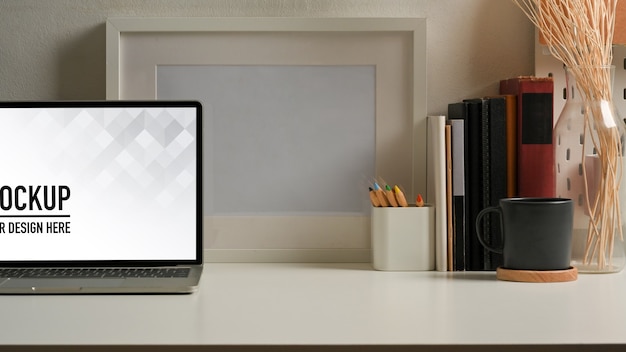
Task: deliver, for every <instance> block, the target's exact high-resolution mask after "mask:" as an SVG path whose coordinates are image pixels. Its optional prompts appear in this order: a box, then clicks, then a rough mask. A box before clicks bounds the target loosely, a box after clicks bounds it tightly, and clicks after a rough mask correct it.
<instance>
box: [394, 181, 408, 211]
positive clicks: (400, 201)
mask: <svg viewBox="0 0 626 352" xmlns="http://www.w3.org/2000/svg"><path fill="white" fill-rule="evenodd" d="M393 190H394V192H395V194H396V199H397V200H398V204H399V205H400V206H401V207H408V206H409V204H408V203H407V202H406V197H405V196H404V193H402V190H400V187H398V186H397V185H396V186H394V187H393Z"/></svg>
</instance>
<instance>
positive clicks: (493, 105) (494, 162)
mask: <svg viewBox="0 0 626 352" xmlns="http://www.w3.org/2000/svg"><path fill="white" fill-rule="evenodd" d="M506 109H507V103H506V99H505V98H504V97H493V98H489V126H488V130H489V140H488V142H489V175H488V178H489V181H488V184H489V194H488V201H487V204H485V206H486V207H487V206H496V205H498V204H499V202H500V199H502V198H506V197H507V179H508V177H507V175H508V172H507V169H508V168H507V163H508V162H507V157H508V156H507V131H506V129H507V111H506ZM488 226H489V233H490V235H491V238H490V241H491V242H490V243H491V244H492V246H494V247H496V248H497V247H501V246H502V227H501V225H500V219H499V217H498V216H495V215H494V214H489V225H488ZM488 257H489V258H488V263H485V269H486V270H495V269H497V268H498V267H499V266H501V265H502V254H498V253H494V252H490V251H488Z"/></svg>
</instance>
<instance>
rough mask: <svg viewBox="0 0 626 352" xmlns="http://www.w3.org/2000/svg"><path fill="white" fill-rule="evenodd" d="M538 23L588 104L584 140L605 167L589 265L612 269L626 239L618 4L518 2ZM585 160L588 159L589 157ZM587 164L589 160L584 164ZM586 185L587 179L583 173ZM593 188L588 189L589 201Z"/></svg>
mask: <svg viewBox="0 0 626 352" xmlns="http://www.w3.org/2000/svg"><path fill="white" fill-rule="evenodd" d="M513 2H514V3H515V4H517V6H518V7H519V8H520V9H522V11H523V12H524V13H525V14H526V16H527V17H528V18H529V19H530V20H531V21H532V22H533V23H534V24H535V26H536V27H537V29H538V30H539V32H540V34H541V36H542V37H543V38H544V40H545V42H546V44H547V46H548V48H549V50H550V52H551V53H552V55H553V56H554V57H555V58H557V59H558V60H559V61H561V62H563V64H564V65H565V66H566V67H567V68H568V70H569V71H570V73H571V74H572V75H573V76H574V78H575V79H576V82H577V86H578V89H579V91H580V92H581V93H582V94H583V96H584V98H583V100H584V101H585V112H584V119H585V123H584V124H585V130H584V139H585V140H586V141H589V140H591V143H592V145H593V147H594V149H595V151H596V153H597V154H598V157H599V160H600V165H601V180H600V183H599V184H598V188H597V190H596V192H592V193H591V194H595V195H596V196H595V199H588V201H587V202H586V203H587V207H588V213H589V214H590V220H589V227H588V236H587V243H586V246H585V257H584V260H583V263H584V264H590V263H593V264H597V267H598V269H600V270H602V269H604V268H605V267H606V266H607V265H609V266H610V265H611V262H612V253H613V247H614V242H615V238H616V236H619V238H620V239H622V240H623V234H622V224H621V216H620V214H621V211H620V200H619V187H620V184H621V178H622V168H623V164H622V156H623V155H622V145H621V143H622V142H621V140H620V138H621V133H622V128H620V126H619V124H620V123H621V122H619V121H617V120H616V119H615V118H614V116H613V110H612V109H609V108H607V107H612V106H613V104H612V99H613V97H612V92H611V89H612V83H611V81H612V74H611V70H610V69H609V68H610V67H611V65H612V61H613V53H612V42H613V33H614V28H615V13H616V7H617V0H560V1H559V0H513ZM582 154H583V155H581V158H583V159H584V157H585V155H584V154H585V153H584V152H583V153H582ZM581 163H582V164H583V165H584V160H581ZM583 177H584V181H585V182H584V183H585V187H588V182H587V175H586V173H585V172H583ZM589 194H590V190H589V189H586V195H587V198H588V196H589Z"/></svg>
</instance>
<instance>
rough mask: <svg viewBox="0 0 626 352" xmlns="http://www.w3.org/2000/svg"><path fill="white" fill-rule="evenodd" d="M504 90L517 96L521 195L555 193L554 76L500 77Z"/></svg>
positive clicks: (544, 195) (518, 181)
mask: <svg viewBox="0 0 626 352" xmlns="http://www.w3.org/2000/svg"><path fill="white" fill-rule="evenodd" d="M500 94H513V95H516V96H517V192H518V196H520V197H554V195H555V193H556V188H555V180H554V146H553V144H552V143H553V142H552V131H553V115H554V113H553V99H554V81H553V80H552V78H551V77H533V76H521V77H515V78H510V79H506V80H502V81H500Z"/></svg>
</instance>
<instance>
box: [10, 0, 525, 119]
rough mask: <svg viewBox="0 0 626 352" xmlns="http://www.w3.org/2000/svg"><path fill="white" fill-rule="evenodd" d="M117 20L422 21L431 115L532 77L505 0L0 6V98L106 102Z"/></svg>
mask: <svg viewBox="0 0 626 352" xmlns="http://www.w3.org/2000/svg"><path fill="white" fill-rule="evenodd" d="M120 16H133V17H144V16H153V17H180V16H183V17H185V16H204V17H260V16H268V17H281V16H292V17H425V18H427V26H428V28H427V30H428V82H427V84H428V113H429V114H442V113H445V112H446V109H447V104H448V103H449V102H453V101H457V100H460V99H464V98H473V97H478V96H484V95H489V94H496V93H497V89H498V82H499V80H500V79H502V78H506V77H509V76H516V75H522V74H531V73H533V72H534V67H533V62H534V57H533V53H534V34H533V33H534V30H533V26H532V24H531V23H530V22H529V21H528V20H527V19H526V17H525V16H524V15H523V14H522V12H521V11H520V10H519V9H518V8H517V7H516V6H515V5H514V4H513V3H512V2H510V1H503V0H81V1H75V0H0V100H50V99H72V100H74V99H104V98H105V22H106V19H107V17H120Z"/></svg>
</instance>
